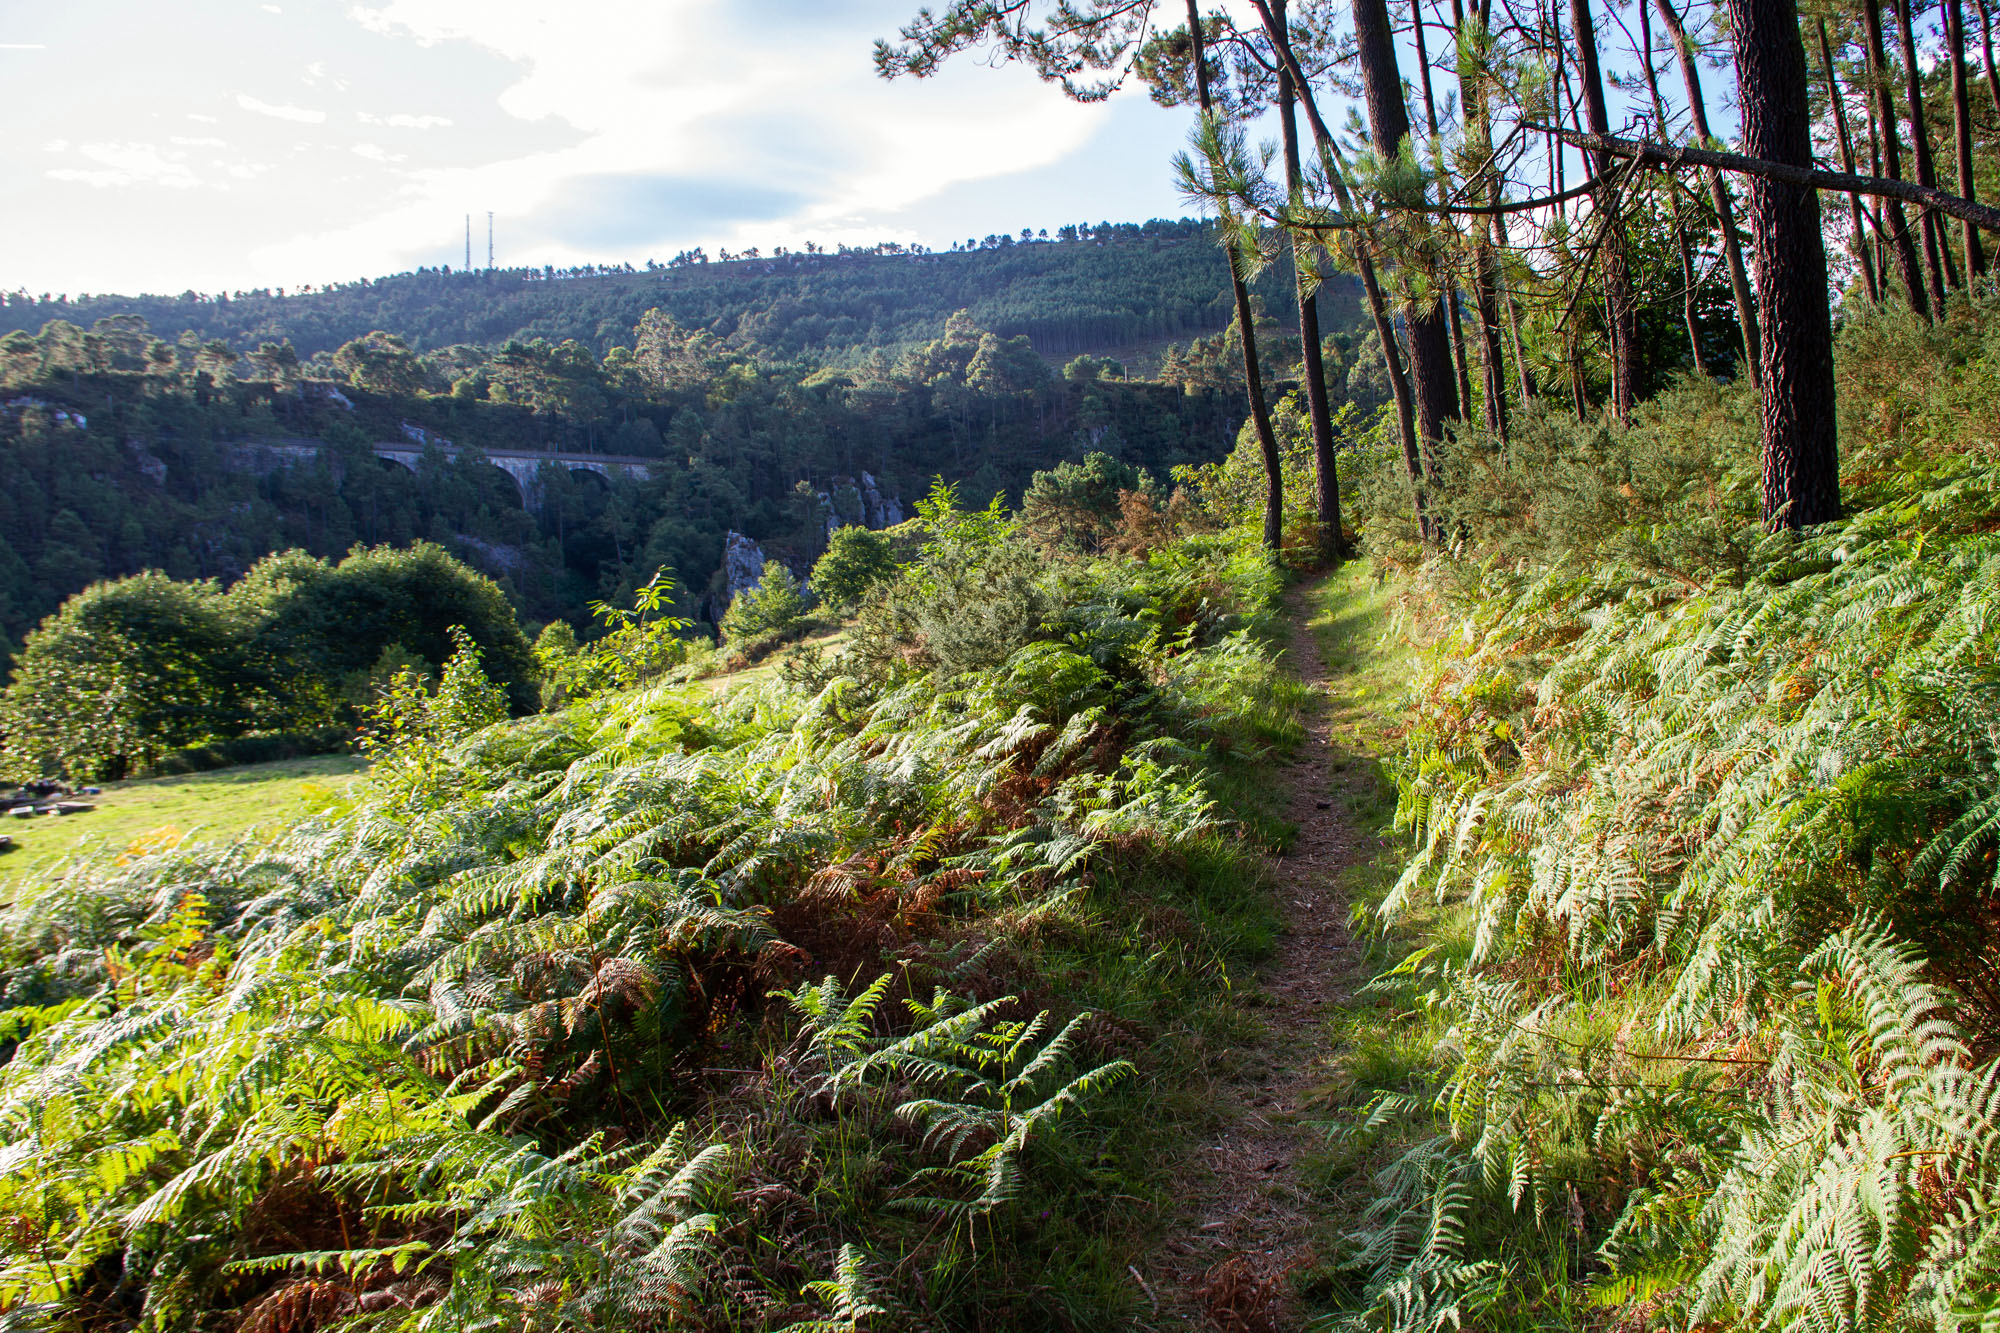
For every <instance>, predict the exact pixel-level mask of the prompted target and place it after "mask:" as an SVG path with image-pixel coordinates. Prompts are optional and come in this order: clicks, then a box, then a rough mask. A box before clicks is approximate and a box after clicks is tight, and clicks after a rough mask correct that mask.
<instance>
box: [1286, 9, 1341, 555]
mask: <svg viewBox="0 0 2000 1333" xmlns="http://www.w3.org/2000/svg"><path fill="white" fill-rule="evenodd" d="M1277 10H1278V15H1279V18H1280V20H1281V21H1282V19H1283V17H1284V12H1285V11H1284V7H1283V5H1282V3H1281V4H1279V5H1278V7H1277ZM1296 101H1297V97H1296V95H1295V93H1294V91H1293V89H1292V72H1291V70H1289V69H1287V68H1285V67H1284V66H1282V65H1281V66H1279V69H1278V113H1279V117H1280V123H1281V125H1282V127H1283V129H1284V141H1285V189H1286V192H1287V193H1288V194H1289V195H1290V196H1291V200H1292V202H1293V203H1294V204H1297V203H1298V202H1299V200H1300V199H1301V198H1302V197H1303V194H1304V190H1305V172H1304V168H1303V166H1302V164H1301V162H1300V158H1299V121H1298V108H1297V106H1296V105H1295V103H1296ZM1292 276H1293V279H1294V281H1295V282H1296V283H1297V285H1298V298H1299V359H1300V361H1301V363H1302V368H1303V369H1304V371H1305V377H1306V415H1307V417H1308V419H1309V420H1310V422H1311V425H1312V440H1313V477H1314V496H1313V498H1314V500H1315V501H1316V504H1317V508H1318V510H1319V555H1320V558H1321V559H1322V560H1327V561H1338V560H1339V559H1340V558H1341V557H1342V556H1343V555H1344V554H1346V551H1345V546H1346V541H1345V539H1344V538H1343V537H1342V535H1341V531H1340V460H1339V458H1338V456H1337V454H1336V453H1335V449H1334V443H1333V416H1332V412H1331V409H1330V408H1329V407H1328V405H1327V395H1326V359H1325V357H1324V355H1323V354H1322V352H1321V349H1320V339H1319V297H1318V294H1317V293H1316V292H1314V291H1312V290H1311V289H1310V287H1309V286H1308V285H1307V279H1306V272H1305V266H1304V264H1302V263H1301V262H1300V255H1299V245H1298V239H1297V237H1294V238H1293V240H1292Z"/></svg>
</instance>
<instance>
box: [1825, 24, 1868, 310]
mask: <svg viewBox="0 0 2000 1333" xmlns="http://www.w3.org/2000/svg"><path fill="white" fill-rule="evenodd" d="M1819 60H1820V66H1821V68H1822V69H1823V70H1824V71H1825V73H1826V100H1827V104H1828V105H1829V106H1831V107H1832V108H1833V125H1834V130H1835V131H1836V133H1837V136H1838V138H1839V140H1840V169H1841V170H1842V171H1845V172H1846V173H1847V174H1848V175H1850V176H1852V175H1855V174H1856V172H1855V170H1854V141H1853V139H1852V138H1850V137H1849V136H1848V133H1847V103H1846V101H1845V99H1844V98H1842V97H1841V94H1840V80H1839V79H1837V78H1835V77H1834V73H1833V47H1832V45H1831V44H1830V43H1828V41H1827V40H1826V20H1825V19H1821V20H1820V21H1819ZM1847 208H1848V212H1849V214H1850V216H1851V218H1852V224H1853V227H1854V261H1855V262H1856V263H1857V264H1859V265H1860V266H1861V281H1862V283H1863V285H1864V286H1866V287H1867V289H1868V299H1869V301H1871V302H1874V303H1880V301H1881V300H1882V287H1881V284H1880V283H1879V282H1878V281H1877V280H1876V277H1875V264H1874V262H1873V261H1872V260H1871V259H1870V258H1869V257H1868V232H1867V231H1866V229H1865V228H1864V227H1863V226H1862V218H1861V196H1860V195H1858V194H1852V193H1850V194H1849V195H1848V196H1847Z"/></svg>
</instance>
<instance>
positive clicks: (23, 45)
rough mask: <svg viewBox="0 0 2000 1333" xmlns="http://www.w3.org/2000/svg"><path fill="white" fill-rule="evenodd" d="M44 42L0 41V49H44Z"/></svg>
mask: <svg viewBox="0 0 2000 1333" xmlns="http://www.w3.org/2000/svg"><path fill="white" fill-rule="evenodd" d="M48 49H49V48H48V43H46V42H0V51H46V50H48Z"/></svg>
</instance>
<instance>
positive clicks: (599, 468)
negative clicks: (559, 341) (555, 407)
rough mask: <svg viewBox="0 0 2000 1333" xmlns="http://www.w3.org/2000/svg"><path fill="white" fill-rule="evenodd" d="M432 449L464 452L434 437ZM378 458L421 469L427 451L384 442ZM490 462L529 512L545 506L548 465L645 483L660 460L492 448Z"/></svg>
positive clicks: (377, 447) (378, 448)
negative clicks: (544, 480) (511, 481)
mask: <svg viewBox="0 0 2000 1333" xmlns="http://www.w3.org/2000/svg"><path fill="white" fill-rule="evenodd" d="M430 447H431V448H435V449H437V450H438V451H439V452H440V453H442V454H443V455H444V456H445V457H446V458H457V457H458V455H459V454H460V453H461V452H462V450H461V449H460V447H459V446H457V445H447V444H444V443H442V442H440V441H438V440H437V439H436V438H435V437H433V439H432V442H431V445H430ZM373 448H374V451H375V456H376V457H377V458H380V459H382V460H384V461H385V462H390V463H395V464H398V465H400V466H402V467H406V468H408V469H409V470H410V471H412V472H415V471H416V470H417V464H418V463H419V462H420V461H422V459H423V456H424V453H425V450H424V449H422V448H416V447H412V446H411V445H409V444H406V443H403V442H401V441H386V440H385V441H383V442H381V443H378V444H376V445H374V446H373ZM485 458H486V461H487V462H489V463H491V464H493V466H495V467H497V468H499V469H500V470H501V471H502V472H505V473H506V474H507V475H508V476H510V477H512V478H513V479H514V485H515V486H516V487H518V488H519V489H520V492H521V504H522V506H523V507H524V508H527V509H536V508H539V507H540V505H541V499H542V497H541V485H540V483H539V481H538V480H537V477H538V475H539V473H540V472H541V470H542V467H543V465H544V464H548V463H553V464H555V465H556V466H557V467H560V468H563V469H565V470H567V471H569V472H594V473H596V474H597V475H599V476H601V477H604V478H605V479H606V480H614V479H631V480H634V481H645V480H647V479H648V478H650V477H651V476H652V475H653V468H654V466H655V464H656V460H654V459H649V458H632V457H627V456H626V455H623V454H574V453H538V452H535V451H533V450H528V449H489V450H486V451H485Z"/></svg>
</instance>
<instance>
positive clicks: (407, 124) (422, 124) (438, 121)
mask: <svg viewBox="0 0 2000 1333" xmlns="http://www.w3.org/2000/svg"><path fill="white" fill-rule="evenodd" d="M355 118H356V119H357V120H359V121H360V122H361V123H362V124H363V125H387V126H389V127H391V128H392V129H398V130H435V129H442V128H443V127H445V126H447V125H449V124H451V117H450V116H412V115H408V114H406V113H404V112H400V111H399V112H397V113H396V114H394V115H391V116H377V115H374V114H372V113H370V112H367V111H358V112H356V113H355Z"/></svg>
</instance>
